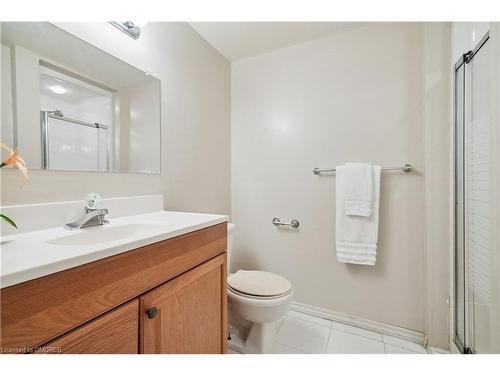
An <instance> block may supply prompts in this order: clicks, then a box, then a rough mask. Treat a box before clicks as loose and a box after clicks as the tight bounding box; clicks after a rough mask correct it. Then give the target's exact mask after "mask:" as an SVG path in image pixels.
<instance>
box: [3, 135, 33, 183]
mask: <svg viewBox="0 0 500 375" xmlns="http://www.w3.org/2000/svg"><path fill="white" fill-rule="evenodd" d="M0 146H1V147H2V148H4V149H6V150H7V151H9V153H10V155H9V157H8V158H7V159H6V160H4V161H3V162H2V164H1V166H2V167H4V166H6V165H11V166H13V167H16V168H17V169H19V170H20V171H21V173H22V174H23V176H24V178H26V179H27V178H28V169H27V168H26V163H25V162H24V160H23V159H22V158H21V156H19V151H18V150H17V147H16V149H15V150H12V149H11V148H10V147H7V146H6V145H4V144H3V143H0Z"/></svg>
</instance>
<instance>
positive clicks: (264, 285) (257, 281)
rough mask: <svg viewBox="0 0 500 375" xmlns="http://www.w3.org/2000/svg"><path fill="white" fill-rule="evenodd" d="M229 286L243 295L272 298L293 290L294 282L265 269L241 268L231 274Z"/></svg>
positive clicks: (228, 281) (228, 280)
mask: <svg viewBox="0 0 500 375" xmlns="http://www.w3.org/2000/svg"><path fill="white" fill-rule="evenodd" d="M227 284H228V288H229V289H230V290H231V291H232V292H233V293H236V294H238V295H240V296H243V297H245V296H246V297H249V298H258V299H272V298H279V297H283V296H285V295H287V294H290V293H291V292H292V284H291V283H290V281H288V280H287V279H286V278H285V277H283V276H281V275H277V274H275V273H271V272H265V271H246V270H239V271H237V272H236V273H234V274H232V275H229V277H228V279H227Z"/></svg>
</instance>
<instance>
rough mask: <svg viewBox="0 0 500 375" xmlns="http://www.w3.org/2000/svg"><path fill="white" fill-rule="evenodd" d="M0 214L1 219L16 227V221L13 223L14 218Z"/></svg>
mask: <svg viewBox="0 0 500 375" xmlns="http://www.w3.org/2000/svg"><path fill="white" fill-rule="evenodd" d="M0 216H1V217H2V219H3V220H5V221H6V222H7V223H9V224H10V225H12V226H13V227H14V228H16V229H17V225H16V223H14V220H12V219H11V218H10V217H8V216H5V215H4V214H0Z"/></svg>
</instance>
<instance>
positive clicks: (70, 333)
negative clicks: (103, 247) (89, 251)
mask: <svg viewBox="0 0 500 375" xmlns="http://www.w3.org/2000/svg"><path fill="white" fill-rule="evenodd" d="M226 244H227V227H226V223H222V224H217V225H214V226H212V227H208V228H204V229H200V230H197V231H194V232H190V233H187V234H184V235H181V236H178V237H174V238H172V239H168V240H165V241H161V242H157V243H154V244H152V245H148V246H144V247H140V248H137V249H135V250H131V251H128V252H125V253H121V254H118V255H114V256H111V257H108V258H104V259H100V260H97V261H95V262H91V263H88V264H85V265H82V266H78V267H74V268H70V269H68V270H65V271H61V272H57V273H54V274H51V275H47V276H44V277H41V278H38V279H35V280H30V281H26V282H24V283H20V284H17V285H13V286H10V287H7V288H3V289H2V290H1V298H0V302H1V306H0V317H1V329H0V347H1V348H2V352H3V353H26V352H33V351H35V350H37V348H42V350H43V348H47V347H49V346H50V347H57V346H60V347H61V349H62V352H63V353H137V352H138V351H139V352H143V353H224V352H225V351H226V263H225V262H226V253H225V251H226ZM150 307H156V309H157V315H156V316H155V317H154V318H153V319H149V318H148V315H147V314H146V310H147V309H149V308H150ZM150 315H151V314H150Z"/></svg>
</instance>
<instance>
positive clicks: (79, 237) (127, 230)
mask: <svg viewBox="0 0 500 375" xmlns="http://www.w3.org/2000/svg"><path fill="white" fill-rule="evenodd" d="M167 229H168V227H167V226H166V225H157V224H143V223H137V224H123V225H115V226H109V225H100V226H96V227H90V228H84V229H80V230H79V231H78V232H76V233H75V232H73V231H72V232H69V231H68V232H67V234H66V235H64V236H61V237H57V238H53V239H50V240H48V241H46V242H47V243H48V244H51V245H59V246H79V245H92V244H100V243H105V242H110V241H116V240H120V239H121V240H125V239H127V238H133V237H137V236H141V235H148V234H154V233H158V232H161V231H165V230H167Z"/></svg>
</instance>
